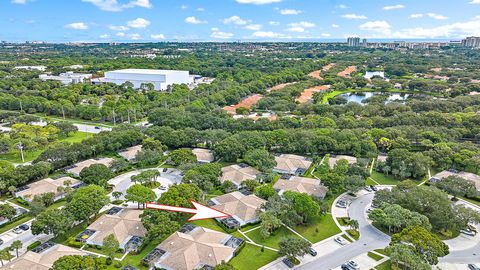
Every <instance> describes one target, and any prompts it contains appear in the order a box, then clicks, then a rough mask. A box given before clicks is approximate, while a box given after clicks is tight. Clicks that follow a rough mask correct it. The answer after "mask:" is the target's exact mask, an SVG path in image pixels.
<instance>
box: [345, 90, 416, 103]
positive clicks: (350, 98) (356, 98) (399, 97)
mask: <svg viewBox="0 0 480 270" xmlns="http://www.w3.org/2000/svg"><path fill="white" fill-rule="evenodd" d="M410 95H411V94H407V93H392V92H389V93H386V92H356V93H355V92H352V93H345V94H341V95H339V96H340V97H343V98H345V99H346V100H347V102H357V103H360V104H363V103H364V101H366V100H367V99H369V98H371V97H373V96H384V97H386V100H385V103H390V102H392V101H405V100H407V98H408V97H409V96H410Z"/></svg>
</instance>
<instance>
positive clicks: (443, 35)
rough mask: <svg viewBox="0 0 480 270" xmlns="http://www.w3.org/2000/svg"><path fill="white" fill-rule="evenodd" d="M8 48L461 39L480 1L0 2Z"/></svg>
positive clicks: (472, 32)
mask: <svg viewBox="0 0 480 270" xmlns="http://www.w3.org/2000/svg"><path fill="white" fill-rule="evenodd" d="M0 24H1V25H2V31H1V32H0V40H5V41H11V42H23V41H46V42H156V41H238V40H240V41H346V39H347V37H360V38H362V39H363V38H367V39H369V40H383V41H389V40H411V39H414V40H417V41H422V40H425V41H426V40H460V39H462V38H464V37H467V36H480V0H456V1H451V0H440V1H438V0H437V1H434V0H424V1H412V0H398V1H393V0H386V1H378V0H365V1H361V2H360V1H354V0H344V1H338V0H221V1H213V0H184V1H182V0H69V1H55V0H1V2H0Z"/></svg>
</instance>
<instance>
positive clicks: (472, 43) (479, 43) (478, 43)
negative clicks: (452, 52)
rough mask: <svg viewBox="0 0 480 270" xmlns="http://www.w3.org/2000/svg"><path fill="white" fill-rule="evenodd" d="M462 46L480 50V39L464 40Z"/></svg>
mask: <svg viewBox="0 0 480 270" xmlns="http://www.w3.org/2000/svg"><path fill="white" fill-rule="evenodd" d="M462 46H464V47H470V48H480V37H467V38H466V39H464V40H462Z"/></svg>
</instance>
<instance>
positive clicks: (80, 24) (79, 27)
mask: <svg viewBox="0 0 480 270" xmlns="http://www.w3.org/2000/svg"><path fill="white" fill-rule="evenodd" d="M65 28H68V29H75V30H87V29H88V25H87V24H86V23H84V22H75V23H69V24H66V25H65Z"/></svg>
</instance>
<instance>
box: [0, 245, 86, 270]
mask: <svg viewBox="0 0 480 270" xmlns="http://www.w3.org/2000/svg"><path fill="white" fill-rule="evenodd" d="M68 255H81V256H84V255H87V254H86V253H85V252H82V251H80V250H77V249H74V248H71V247H67V246H64V245H59V244H57V245H55V246H53V247H51V248H49V249H47V250H44V251H43V252H41V253H35V252H33V251H28V252H27V253H25V254H24V255H22V256H20V257H19V258H18V259H16V260H14V261H12V262H9V263H8V264H6V265H5V266H4V267H2V268H3V269H15V270H48V269H50V268H51V267H52V266H53V263H54V262H55V261H56V260H58V259H59V258H60V257H63V256H68Z"/></svg>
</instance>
